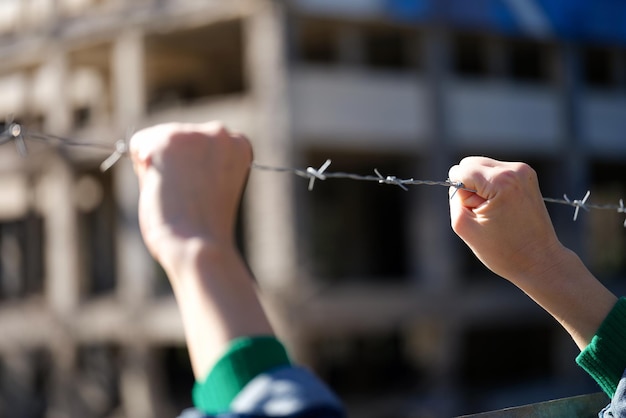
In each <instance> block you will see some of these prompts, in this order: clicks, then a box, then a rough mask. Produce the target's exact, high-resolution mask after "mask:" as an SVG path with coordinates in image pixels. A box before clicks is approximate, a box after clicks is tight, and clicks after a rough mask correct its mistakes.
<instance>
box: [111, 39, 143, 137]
mask: <svg viewBox="0 0 626 418" xmlns="http://www.w3.org/2000/svg"><path fill="white" fill-rule="evenodd" d="M112 55H113V56H112V62H111V64H112V68H111V70H112V74H113V77H112V78H113V92H112V93H113V104H114V116H115V122H116V126H117V127H118V129H120V130H121V131H122V132H126V130H127V129H129V128H131V127H133V125H134V124H136V123H138V121H139V120H141V118H142V117H143V115H144V113H145V110H146V92H145V69H144V66H145V48H144V34H143V33H142V32H141V31H140V30H139V29H136V30H135V29H128V30H125V31H124V32H123V33H121V34H120V35H119V37H118V38H117V39H116V40H115V42H114V45H113V51H112Z"/></svg>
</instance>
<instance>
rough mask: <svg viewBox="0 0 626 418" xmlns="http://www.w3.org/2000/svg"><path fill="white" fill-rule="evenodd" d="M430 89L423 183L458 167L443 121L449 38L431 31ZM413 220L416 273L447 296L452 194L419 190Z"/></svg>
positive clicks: (455, 271)
mask: <svg viewBox="0 0 626 418" xmlns="http://www.w3.org/2000/svg"><path fill="white" fill-rule="evenodd" d="M424 47H425V48H424V50H425V65H426V72H425V73H426V77H427V78H426V84H427V85H428V86H429V88H430V92H429V108H430V109H431V114H430V115H429V120H430V121H431V129H430V135H429V140H428V147H427V148H426V149H425V151H424V155H423V159H422V160H421V161H420V164H419V165H418V166H417V167H416V171H417V172H418V175H419V176H421V177H419V178H427V179H436V180H445V179H446V178H447V176H448V169H449V168H450V165H451V164H453V163H454V161H453V160H452V158H451V153H450V150H449V145H448V143H449V138H448V132H447V129H446V121H445V81H446V80H445V74H446V72H447V68H448V65H447V60H448V56H447V51H448V44H447V42H446V33H445V31H444V30H442V29H436V28H435V29H433V30H430V31H428V32H426V33H425V45H424ZM411 201H412V203H411V205H412V206H413V209H411V210H410V212H411V213H412V214H413V219H412V220H411V229H412V233H411V237H412V238H411V239H412V240H413V247H414V248H416V251H414V253H413V257H412V260H413V266H412V271H413V273H414V276H415V277H416V278H417V280H419V283H420V284H421V285H422V286H424V288H425V289H430V290H432V291H439V290H447V289H450V287H452V286H453V285H454V283H455V282H456V281H457V279H458V275H459V268H458V267H459V263H457V262H455V250H456V248H458V247H457V246H455V239H456V238H455V236H454V234H453V232H452V230H451V228H450V217H449V209H448V194H447V190H446V189H445V188H443V187H419V188H416V189H415V190H412V191H411Z"/></svg>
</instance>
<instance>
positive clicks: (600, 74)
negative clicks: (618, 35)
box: [582, 47, 617, 87]
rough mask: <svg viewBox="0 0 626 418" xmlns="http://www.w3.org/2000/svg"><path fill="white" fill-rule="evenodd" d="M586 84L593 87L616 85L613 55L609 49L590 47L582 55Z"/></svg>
mask: <svg viewBox="0 0 626 418" xmlns="http://www.w3.org/2000/svg"><path fill="white" fill-rule="evenodd" d="M582 62H583V71H584V80H585V83H586V84H587V85H589V86H592V87H611V86H613V85H615V84H616V81H617V80H616V77H615V72H614V57H613V53H612V51H611V50H610V49H608V48H600V47H589V48H586V49H585V50H584V51H583V54H582Z"/></svg>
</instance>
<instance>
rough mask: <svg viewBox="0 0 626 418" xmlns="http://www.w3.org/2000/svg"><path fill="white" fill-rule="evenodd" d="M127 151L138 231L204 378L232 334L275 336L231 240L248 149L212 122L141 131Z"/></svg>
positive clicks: (197, 372)
mask: <svg viewBox="0 0 626 418" xmlns="http://www.w3.org/2000/svg"><path fill="white" fill-rule="evenodd" d="M130 151H131V157H132V160H133V164H134V168H135V171H136V173H137V176H138V178H139V186H140V196H139V222H140V226H141V233H142V236H143V239H144V241H145V243H146V245H147V247H148V249H149V250H150V252H151V253H152V255H153V256H154V257H155V258H156V260H157V261H158V262H159V263H160V264H161V265H162V266H163V268H164V269H165V271H166V272H167V275H168V278H169V280H170V282H171V284H172V287H173V289H174V295H175V296H176V300H177V301H178V306H179V309H180V312H181V316H182V320H183V325H184V327H185V334H186V341H187V346H188V348H189V354H190V357H191V364H192V366H193V369H194V374H195V375H196V378H197V379H198V380H203V379H204V378H205V377H206V375H207V373H208V371H209V370H210V369H211V367H212V365H213V364H214V363H215V361H216V360H217V359H218V358H219V357H220V355H221V354H222V353H223V352H224V350H225V349H226V347H228V344H229V342H230V341H232V340H233V339H234V338H237V337H242V336H251V335H271V334H273V330H272V327H271V325H270V323H269V322H268V320H267V317H266V316H265V313H264V311H263V307H262V306H261V304H260V302H259V300H258V297H257V294H256V289H255V287H254V281H253V279H252V275H251V272H250V270H249V269H248V268H247V266H246V265H245V263H244V262H243V260H242V258H241V255H240V254H239V252H238V251H237V249H236V246H235V244H234V224H235V219H236V213H237V208H238V206H239V201H240V198H241V194H242V191H243V187H244V185H245V182H246V178H247V175H248V172H249V169H250V163H251V160H252V148H251V146H250V143H249V142H248V140H247V139H246V138H245V137H243V136H241V135H238V134H232V133H230V132H228V130H227V129H226V128H225V127H224V126H223V125H222V124H220V123H218V122H212V123H207V124H202V125H181V124H167V125H159V126H155V127H153V128H149V129H145V130H143V131H141V132H138V133H137V134H135V135H134V136H133V138H132V139H131V143H130Z"/></svg>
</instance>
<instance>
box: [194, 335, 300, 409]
mask: <svg viewBox="0 0 626 418" xmlns="http://www.w3.org/2000/svg"><path fill="white" fill-rule="evenodd" d="M290 364H291V362H290V360H289V357H288V355H287V351H286V350H285V347H284V346H283V345H282V344H281V343H280V341H278V340H277V339H276V338H275V337H272V336H261V337H243V338H238V339H235V340H233V341H232V342H231V344H230V346H229V347H228V350H227V351H226V353H224V355H223V356H222V357H221V358H220V359H219V360H218V361H217V363H215V365H214V366H213V368H212V369H211V371H210V372H209V374H208V376H207V378H206V379H205V380H204V381H203V382H196V384H195V385H194V387H193V392H192V395H193V403H194V406H195V407H196V408H197V409H199V410H201V411H202V412H204V413H206V414H217V413H220V412H227V411H228V409H229V407H230V403H231V402H232V400H233V399H234V398H235V397H236V396H237V395H238V394H239V392H240V391H241V389H243V387H244V386H246V385H247V384H248V382H250V381H251V380H252V379H254V378H255V377H256V376H258V375H259V374H261V373H263V372H266V371H268V370H271V369H275V368H277V367H281V366H288V365H290Z"/></svg>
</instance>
